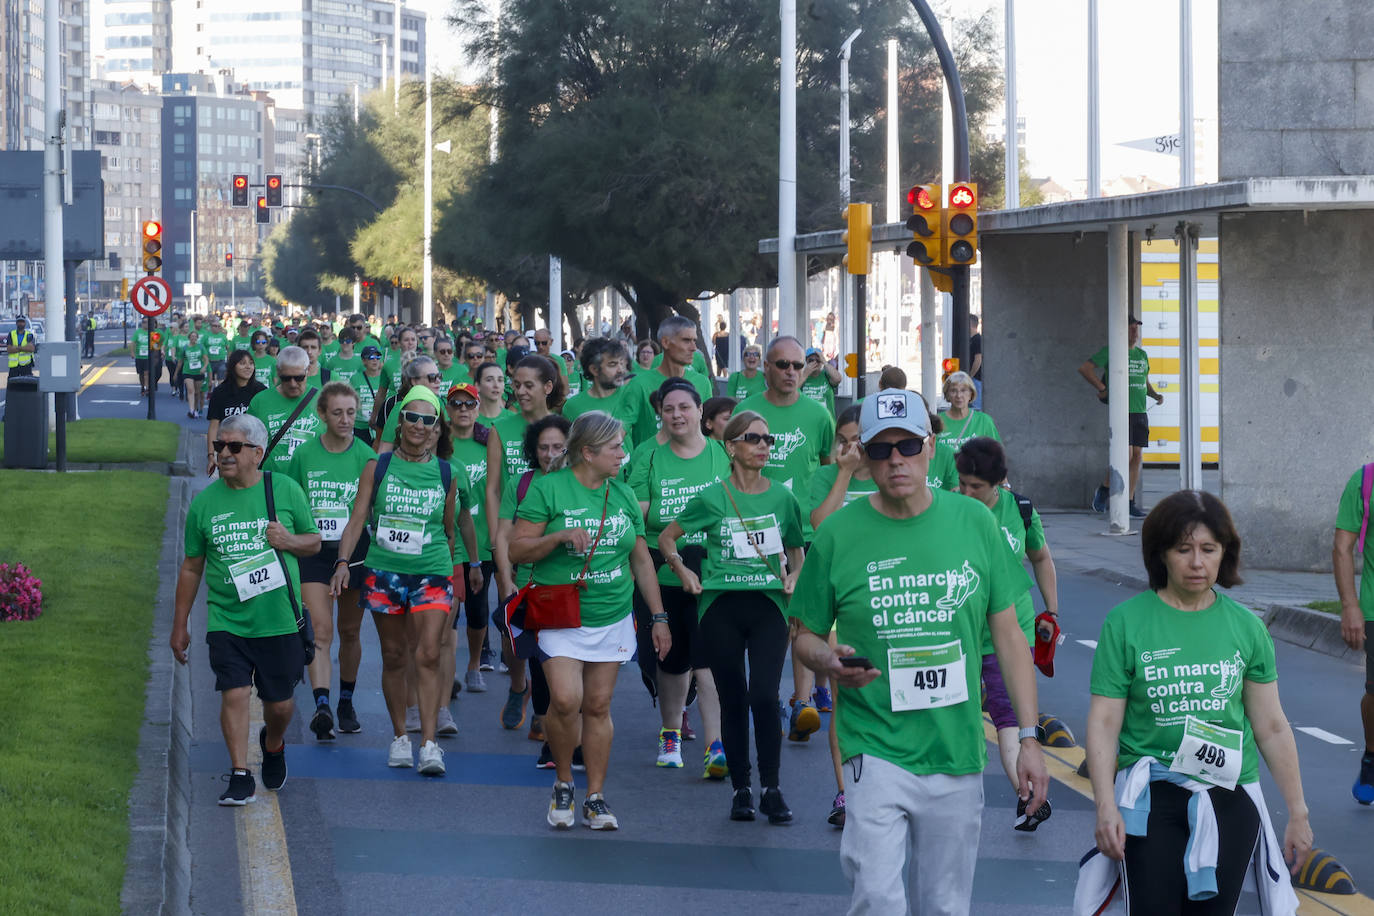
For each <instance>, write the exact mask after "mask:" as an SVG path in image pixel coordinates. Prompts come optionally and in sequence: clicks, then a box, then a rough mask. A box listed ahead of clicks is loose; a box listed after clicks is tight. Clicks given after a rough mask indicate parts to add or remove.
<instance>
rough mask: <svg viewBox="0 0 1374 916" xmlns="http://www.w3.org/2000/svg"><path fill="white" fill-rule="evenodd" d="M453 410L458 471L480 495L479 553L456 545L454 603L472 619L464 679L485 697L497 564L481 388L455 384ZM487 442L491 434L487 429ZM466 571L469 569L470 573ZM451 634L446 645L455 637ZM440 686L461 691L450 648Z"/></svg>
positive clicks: (476, 515)
mask: <svg viewBox="0 0 1374 916" xmlns="http://www.w3.org/2000/svg"><path fill="white" fill-rule="evenodd" d="M444 404H445V406H446V407H447V408H448V432H449V438H451V439H452V440H453V458H452V460H451V461H450V463H451V464H452V465H453V470H454V473H461V474H465V475H466V476H467V483H468V486H469V488H470V489H471V491H472V495H473V497H474V500H473V504H472V508H471V509H470V510H469V513H470V514H471V515H472V522H473V528H474V529H475V532H474V533H475V536H476V540H477V552H476V553H475V554H469V553H468V552H467V551H466V550H465V549H464V547H463V545H462V544H461V543H459V542H458V541H455V542H454V544H453V548H454V554H453V600H454V603H455V604H457V603H458V602H461V603H462V605H463V608H464V611H465V617H466V620H467V644H468V664H467V673H466V675H465V677H464V682H465V686H466V687H467V689H468V690H469V691H471V692H472V693H484V692H486V689H487V683H486V678H484V677H483V676H482V650H483V646H484V645H485V643H486V638H487V592H488V586H489V585H490V584H491V576H492V573H493V572H495V570H496V565H495V564H494V563H493V562H492V559H491V535H490V533H489V531H488V529H487V520H486V517H485V516H484V515H483V503H484V502H485V499H484V496H485V494H486V484H487V444H486V442H485V441H479V439H478V438H477V435H476V434H477V431H478V426H477V404H478V400H477V389H476V388H474V387H473V386H472V385H469V384H461V385H454V386H453V387H452V388H450V389H449V391H448V395H447V396H446V397H445V398H444ZM481 439H482V440H485V439H486V430H485V429H483V430H482V436H481ZM465 570H466V571H465ZM457 628H458V615H457V614H454V617H453V627H452V628H451V630H450V633H452V631H454V630H457ZM450 633H446V634H445V637H444V639H445V643H446V644H447V643H448V642H449V640H450V638H453V639H455V640H456V634H454V635H453V636H452V637H451V636H450ZM439 664H440V669H441V670H440V678H439V683H441V684H445V683H450V682H451V683H452V684H453V689H454V690H455V691H456V690H458V689H459V687H460V686H462V685H459V684H458V680H457V659H456V658H455V656H454V653H453V652H452V651H449V650H448V649H445V650H444V654H443V657H442V658H441V659H440V660H439ZM488 670H490V669H488Z"/></svg>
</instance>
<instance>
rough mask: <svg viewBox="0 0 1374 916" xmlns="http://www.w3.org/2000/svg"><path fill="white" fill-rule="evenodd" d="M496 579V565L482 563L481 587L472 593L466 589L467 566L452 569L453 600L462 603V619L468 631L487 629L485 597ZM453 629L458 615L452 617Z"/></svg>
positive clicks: (488, 561)
mask: <svg viewBox="0 0 1374 916" xmlns="http://www.w3.org/2000/svg"><path fill="white" fill-rule="evenodd" d="M495 579H496V563H495V561H493V560H483V561H482V587H481V588H480V589H479V590H477V591H476V592H474V591H473V590H472V589H470V588H468V565H467V564H466V563H464V564H463V565H462V566H455V567H453V600H455V601H461V602H462V603H463V618H464V620H466V622H467V627H468V629H469V630H485V629H486V628H487V595H489V594H491V583H492V582H493V581H494V580H495ZM453 628H454V629H455V630H456V629H458V615H457V614H454V615H453Z"/></svg>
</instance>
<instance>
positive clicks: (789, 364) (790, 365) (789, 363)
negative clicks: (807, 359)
mask: <svg viewBox="0 0 1374 916" xmlns="http://www.w3.org/2000/svg"><path fill="white" fill-rule="evenodd" d="M773 365H774V366H777V367H778V368H779V369H781V370H783V371H786V370H788V369H795V370H797V371H798V372H800V371H802V370H803V369H805V368H806V363H799V362H797V361H796V360H787V359H775V360H773Z"/></svg>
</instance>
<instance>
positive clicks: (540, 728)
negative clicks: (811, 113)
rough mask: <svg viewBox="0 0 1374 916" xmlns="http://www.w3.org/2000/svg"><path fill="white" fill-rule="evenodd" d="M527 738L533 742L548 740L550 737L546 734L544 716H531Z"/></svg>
mask: <svg viewBox="0 0 1374 916" xmlns="http://www.w3.org/2000/svg"><path fill="white" fill-rule="evenodd" d="M525 737H526V738H529V739H530V740H531V741H544V740H547V737H548V736H547V735H545V734H544V717H543V716H530V731H529V734H527V735H526V736H525Z"/></svg>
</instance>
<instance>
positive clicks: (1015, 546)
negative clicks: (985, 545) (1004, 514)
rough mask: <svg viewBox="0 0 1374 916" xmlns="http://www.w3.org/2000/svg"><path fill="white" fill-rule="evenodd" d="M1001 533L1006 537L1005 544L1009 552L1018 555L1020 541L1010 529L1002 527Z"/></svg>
mask: <svg viewBox="0 0 1374 916" xmlns="http://www.w3.org/2000/svg"><path fill="white" fill-rule="evenodd" d="M1002 533H1003V534H1005V535H1006V536H1007V544H1008V545H1009V546H1010V547H1011V552H1012V553H1020V552H1021V539H1020V538H1019V537H1017V536H1016V535H1014V534H1012V533H1011V529H1010V528H1008V527H1006V526H1005V525H1003V526H1002Z"/></svg>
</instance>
